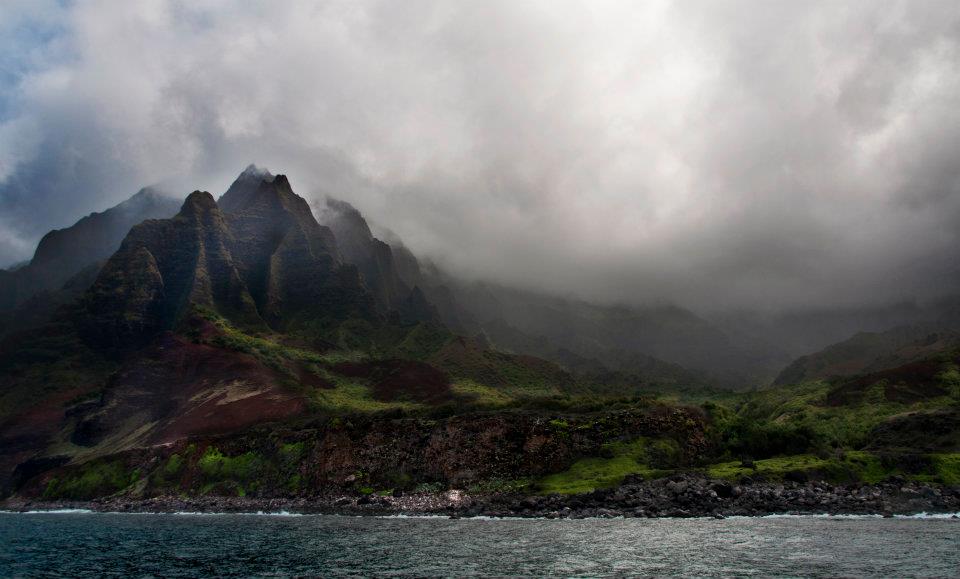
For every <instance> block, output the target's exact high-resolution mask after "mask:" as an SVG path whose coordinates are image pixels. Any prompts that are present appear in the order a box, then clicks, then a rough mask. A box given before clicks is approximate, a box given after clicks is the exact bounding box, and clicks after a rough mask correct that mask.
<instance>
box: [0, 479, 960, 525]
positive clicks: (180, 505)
mask: <svg viewBox="0 0 960 579" xmlns="http://www.w3.org/2000/svg"><path fill="white" fill-rule="evenodd" d="M0 509H3V510H8V511H11V510H12V511H36V510H58V509H89V510H93V511H102V512H153V513H177V512H179V513H198V512H208V513H213V512H217V513H257V512H262V513H279V512H287V513H303V514H314V513H316V514H343V515H445V516H451V517H476V516H488V517H544V518H587V517H643V518H652V517H716V518H723V517H728V516H763V515H771V514H798V515H800V514H831V515H841V514H853V515H868V514H875V515H884V516H893V515H907V514H916V513H923V512H925V513H960V487H957V486H940V485H932V484H926V483H918V482H912V481H906V480H904V479H900V478H893V479H891V480H888V481H886V482H883V483H879V484H875V485H866V484H854V485H832V484H829V483H825V482H820V481H813V482H805V483H800V482H784V483H771V482H747V483H739V484H737V483H731V482H728V481H723V480H715V479H708V478H705V477H703V476H702V475H697V474H678V475H674V476H671V477H667V478H662V479H656V480H643V479H642V478H639V477H628V478H627V480H625V481H624V483H623V484H622V485H621V486H619V487H617V488H612V489H603V490H597V491H594V492H592V493H587V494H581V495H567V496H564V495H550V496H522V495H516V494H484V495H471V494H468V493H466V492H464V491H459V490H451V491H446V492H443V493H435V494H425V493H409V494H403V493H394V494H392V495H389V496H379V495H362V496H346V495H339V496H317V497H308V498H262V497H221V496H205V497H179V496H161V497H154V498H132V497H126V496H114V497H107V498H101V499H95V500H91V501H42V500H29V499H19V498H11V499H7V500H6V501H4V502H3V503H0Z"/></svg>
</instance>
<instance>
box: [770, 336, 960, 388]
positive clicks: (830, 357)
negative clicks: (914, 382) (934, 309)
mask: <svg viewBox="0 0 960 579" xmlns="http://www.w3.org/2000/svg"><path fill="white" fill-rule="evenodd" d="M957 346H960V332H958V331H957V330H953V329H950V328H944V327H942V326H939V327H938V326H936V325H915V326H898V327H896V328H892V329H890V330H887V331H885V332H859V333H857V334H855V335H854V336H852V337H851V338H849V339H847V340H844V341H842V342H838V343H836V344H833V345H831V346H828V347H826V348H824V349H823V350H820V351H819V352H815V353H813V354H809V355H807V356H802V357H800V358H798V359H797V360H795V361H793V362H792V363H791V364H790V365H789V366H787V367H786V368H784V369H783V371H782V372H780V374H779V375H778V376H777V379H776V380H775V381H774V383H775V384H795V383H799V382H804V381H808V380H822V379H830V378H838V377H843V376H853V375H856V374H863V373H870V372H878V371H880V370H887V369H889V368H895V367H897V366H902V365H904V364H907V363H910V362H915V361H917V360H922V359H924V358H927V357H929V356H931V355H933V354H936V353H937V352H941V351H944V350H948V349H950V348H955V347H957Z"/></svg>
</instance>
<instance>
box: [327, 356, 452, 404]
mask: <svg viewBox="0 0 960 579" xmlns="http://www.w3.org/2000/svg"><path fill="white" fill-rule="evenodd" d="M333 371H334V372H336V373H338V374H340V375H341V376H346V377H348V378H362V379H367V380H370V381H372V382H373V397H374V398H376V399H377V400H385V401H395V400H412V401H416V402H424V403H426V404H441V403H443V402H445V401H447V400H450V399H451V397H452V393H451V392H450V378H449V377H448V376H447V375H446V374H445V373H443V372H441V371H440V370H437V369H436V368H434V367H433V366H431V365H430V364H425V363H423V362H417V361H414V360H377V361H373V362H341V363H339V364H335V365H334V366H333Z"/></svg>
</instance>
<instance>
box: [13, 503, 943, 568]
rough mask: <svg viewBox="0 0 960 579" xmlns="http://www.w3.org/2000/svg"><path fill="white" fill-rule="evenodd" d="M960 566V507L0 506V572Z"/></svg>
mask: <svg viewBox="0 0 960 579" xmlns="http://www.w3.org/2000/svg"><path fill="white" fill-rule="evenodd" d="M636 575H641V576H773V575H776V576H798V577H837V576H843V577H867V576H870V577H955V576H960V519H957V518H951V517H950V516H949V515H947V516H943V515H940V516H929V517H927V516H917V517H901V518H892V519H883V518H879V517H829V516H823V517H813V516H802V517H791V516H775V517H764V518H728V519H723V520H715V519H581V520H545V519H458V520H451V519H446V518H439V517H344V516H331V515H304V516H300V515H289V514H282V513H280V514H266V515H236V514H217V515H210V514H190V513H182V514H107V513H91V512H83V511H70V512H59V513H0V576H2V577H60V576H71V577H72V576H97V577H199V576H219V577H287V576H322V577H331V576H332V577H336V576H411V577H425V576H427V577H432V576H578V577H595V576H596V577H606V576H636Z"/></svg>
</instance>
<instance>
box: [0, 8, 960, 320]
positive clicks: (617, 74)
mask: <svg viewBox="0 0 960 579" xmlns="http://www.w3.org/2000/svg"><path fill="white" fill-rule="evenodd" d="M958 51H960V5H958V4H957V3H956V2H955V1H952V0H947V1H943V2H936V1H925V2H888V1H877V0H864V1H860V2H857V1H848V2H842V3H841V2H812V1H811V2H786V1H784V2H777V1H764V2H758V1H752V2H693V1H691V2H653V1H652V2H642V3H641V2H630V1H624V2H594V1H592V2H558V1H553V0H551V1H543V2H516V1H503V2H475V3H466V2H424V1H406V2H376V1H369V2H356V1H349V2H338V1H332V2H321V3H318V2H314V1H303V2H298V1H291V2H284V3H282V6H281V5H279V4H278V3H276V2H266V1H263V2H230V1H226V0H207V1H198V2H159V1H150V2H124V3H118V2H97V1H90V2H79V3H72V2H67V3H61V2H42V1H35V0H24V1H20V2H18V1H12V2H5V3H3V5H2V6H0V265H10V264H12V263H15V262H18V261H21V260H23V259H28V258H29V256H30V255H31V253H32V251H33V248H34V247H35V245H36V242H37V241H38V240H39V238H40V237H41V236H42V235H43V234H44V233H45V232H46V231H47V230H49V229H52V228H57V227H64V226H67V225H69V224H71V223H72V222H74V221H75V220H76V219H78V218H79V217H81V216H83V215H85V214H87V213H89V212H91V211H94V210H102V209H104V208H106V207H109V206H111V205H113V204H116V203H118V202H120V201H122V200H123V199H125V198H126V197H129V196H130V195H132V194H133V193H135V192H136V191H137V190H138V189H140V187H142V186H144V185H149V184H160V185H162V186H163V187H164V188H166V189H171V190H174V191H181V192H183V194H186V193H187V192H189V191H191V190H193V189H196V188H201V189H207V190H209V191H211V192H213V193H214V194H219V193H221V192H223V191H224V190H225V189H226V187H227V186H228V185H229V183H230V181H231V180H232V179H233V178H234V177H235V176H236V174H237V173H239V172H240V171H241V170H242V169H243V168H244V167H245V166H247V165H248V164H249V163H252V162H255V163H257V164H258V165H260V166H265V167H268V168H269V169H270V170H271V171H273V172H274V173H285V174H287V175H288V176H289V178H290V180H291V183H292V184H293V186H294V188H295V189H296V190H297V191H298V192H299V193H301V194H303V195H305V196H308V197H311V198H313V199H315V200H321V199H323V198H324V197H325V196H326V195H331V196H334V197H336V198H340V199H345V200H347V201H349V202H350V203H352V204H353V205H354V206H356V207H357V208H358V209H360V210H361V211H362V212H363V213H364V215H365V216H367V217H368V218H369V219H370V220H371V221H372V222H375V223H376V224H378V225H380V226H383V227H388V228H389V229H390V230H392V231H394V232H396V234H397V235H398V236H399V237H400V238H402V239H403V241H404V243H405V244H406V245H407V246H408V247H410V248H411V249H412V250H413V251H414V252H415V253H417V254H418V255H420V256H425V257H428V258H430V259H432V260H434V261H436V262H437V263H438V264H441V265H442V266H443V267H445V268H446V269H448V270H449V271H452V272H454V273H456V274H458V275H461V276H464V277H467V278H476V279H487V280H493V281H497V282H499V283H503V284H508V285H515V286H519V287H523V288H529V289H541V290H548V291H550V292H553V293H559V294H565V295H571V296H577V297H580V298H585V299H589V300H599V301H604V302H627V303H665V302H670V303H678V304H681V305H684V306H687V307H692V308H696V309H698V310H700V311H719V310H726V309H731V310H732V309H736V310H737V311H740V310H744V309H748V310H749V309H754V310H763V311H784V310H804V309H806V308H842V307H852V306H857V307H872V306H880V305H883V304H886V303H895V302H901V301H904V300H907V301H909V300H914V299H920V300H923V299H930V298H935V297H937V296H939V295H944V294H948V293H951V292H955V291H957V290H958V289H960V288H958V285H960V262H958V259H957V258H958V247H960V246H958V232H960V227H958V225H957V224H958V223H960V162H958V160H957V152H958V151H960V146H958V145H960V106H958V105H960V52H958Z"/></svg>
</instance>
